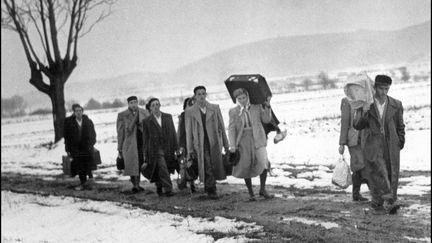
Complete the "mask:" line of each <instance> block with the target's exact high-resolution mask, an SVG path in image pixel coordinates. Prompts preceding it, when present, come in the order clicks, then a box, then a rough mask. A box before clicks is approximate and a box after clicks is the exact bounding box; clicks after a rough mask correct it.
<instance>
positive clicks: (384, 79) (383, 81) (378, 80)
mask: <svg viewBox="0 0 432 243" xmlns="http://www.w3.org/2000/svg"><path fill="white" fill-rule="evenodd" d="M391 84H392V79H391V78H390V77H389V76H387V75H377V76H376V77H375V86H379V85H391Z"/></svg>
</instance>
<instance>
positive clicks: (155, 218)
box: [1, 191, 262, 243]
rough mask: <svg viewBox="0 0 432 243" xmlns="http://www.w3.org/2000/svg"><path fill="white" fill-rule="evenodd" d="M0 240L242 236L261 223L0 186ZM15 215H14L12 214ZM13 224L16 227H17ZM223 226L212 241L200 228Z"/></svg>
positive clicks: (237, 238) (169, 239) (190, 239)
mask: <svg viewBox="0 0 432 243" xmlns="http://www.w3.org/2000/svg"><path fill="white" fill-rule="evenodd" d="M1 198H2V202H1V203H2V204H1V205H2V210H1V213H2V221H3V223H2V226H1V231H2V242H17V241H19V242H137V241H138V242H191V243H193V242H197V243H200V242H217V243H228V242H244V241H246V240H247V238H246V237H244V236H243V235H244V234H245V233H250V232H261V231H262V226H257V225H255V224H254V223H245V222H241V221H235V220H231V219H226V218H223V217H215V218H214V219H213V220H210V219H204V218H193V217H191V216H188V217H181V216H179V215H174V214H169V213H160V212H154V211H147V210H142V209H139V208H136V207H133V206H131V205H127V204H120V203H113V202H99V201H91V200H81V199H76V198H71V197H56V196H49V197H43V196H38V195H31V194H16V193H12V192H6V191H2V193H1ZM17 216H18V217H17ZM17 225H19V227H17ZM209 231H210V232H224V233H227V232H229V233H230V234H231V235H233V236H232V237H229V238H221V239H219V240H217V241H214V240H213V237H211V236H208V235H206V232H209Z"/></svg>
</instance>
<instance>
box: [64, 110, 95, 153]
mask: <svg viewBox="0 0 432 243" xmlns="http://www.w3.org/2000/svg"><path fill="white" fill-rule="evenodd" d="M63 134H64V141H65V150H66V152H70V153H71V154H72V156H73V157H75V156H90V155H92V152H93V146H94V145H95V143H96V131H95V129H94V125H93V122H92V120H90V119H89V118H88V116H86V115H83V118H82V127H81V139H80V134H79V129H78V123H77V121H76V118H75V116H74V115H72V116H69V117H67V118H66V119H65V121H64V133H63Z"/></svg>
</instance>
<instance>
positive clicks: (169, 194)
mask: <svg viewBox="0 0 432 243" xmlns="http://www.w3.org/2000/svg"><path fill="white" fill-rule="evenodd" d="M163 195H164V196H165V197H172V196H174V195H175V194H174V192H172V191H168V192H165V193H164V194H163Z"/></svg>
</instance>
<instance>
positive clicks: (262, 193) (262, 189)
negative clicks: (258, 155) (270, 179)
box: [259, 169, 273, 198]
mask: <svg viewBox="0 0 432 243" xmlns="http://www.w3.org/2000/svg"><path fill="white" fill-rule="evenodd" d="M266 180H267V169H265V170H264V171H263V172H262V173H261V175H260V192H259V195H260V196H262V197H264V198H272V197H273V195H271V194H269V193H267V191H266V189H265V186H266Z"/></svg>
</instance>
